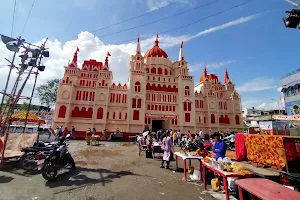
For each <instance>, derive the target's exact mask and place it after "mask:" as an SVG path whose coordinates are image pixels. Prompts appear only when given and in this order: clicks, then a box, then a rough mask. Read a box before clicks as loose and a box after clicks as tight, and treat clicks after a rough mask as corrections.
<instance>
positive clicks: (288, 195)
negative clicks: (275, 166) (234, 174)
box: [236, 178, 300, 200]
mask: <svg viewBox="0 0 300 200" xmlns="http://www.w3.org/2000/svg"><path fill="white" fill-rule="evenodd" d="M236 184H237V185H238V191H239V199H240V200H244V199H245V198H244V191H247V192H248V193H250V196H251V199H257V198H259V199H262V200H269V199H272V200H290V199H300V193H299V192H296V191H294V190H291V189H289V188H287V187H285V186H283V185H280V184H278V183H276V182H274V181H270V180H268V179H264V178H248V179H244V180H237V181H236Z"/></svg>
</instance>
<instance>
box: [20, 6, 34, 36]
mask: <svg viewBox="0 0 300 200" xmlns="http://www.w3.org/2000/svg"><path fill="white" fill-rule="evenodd" d="M34 3H35V0H33V2H32V5H31V8H30V10H29V13H28V16H27V18H26V21H25V24H24V27H23V30H22V32H21V36H22V35H23V33H24V30H25V28H26V26H27V23H28V19H29V17H30V15H31V12H32V9H33V6H34Z"/></svg>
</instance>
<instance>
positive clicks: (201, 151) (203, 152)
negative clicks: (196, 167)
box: [198, 143, 208, 158]
mask: <svg viewBox="0 0 300 200" xmlns="http://www.w3.org/2000/svg"><path fill="white" fill-rule="evenodd" d="M198 155H199V156H202V157H203V158H205V157H206V156H208V151H206V150H205V149H204V144H203V143H200V144H199V149H198Z"/></svg>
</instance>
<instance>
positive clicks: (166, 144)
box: [161, 132, 174, 169]
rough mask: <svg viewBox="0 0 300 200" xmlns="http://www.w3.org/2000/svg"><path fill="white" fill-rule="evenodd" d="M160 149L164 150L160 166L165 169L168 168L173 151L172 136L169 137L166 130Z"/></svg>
mask: <svg viewBox="0 0 300 200" xmlns="http://www.w3.org/2000/svg"><path fill="white" fill-rule="evenodd" d="M162 150H163V151H164V156H163V158H162V162H161V168H164V167H165V168H166V169H170V161H171V160H170V159H171V157H172V156H171V155H172V153H173V152H174V146H173V142H172V138H171V137H170V132H167V137H165V138H164V139H163V141H162ZM165 161H166V163H167V165H166V166H164V164H165Z"/></svg>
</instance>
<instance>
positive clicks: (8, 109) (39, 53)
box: [1, 35, 49, 165]
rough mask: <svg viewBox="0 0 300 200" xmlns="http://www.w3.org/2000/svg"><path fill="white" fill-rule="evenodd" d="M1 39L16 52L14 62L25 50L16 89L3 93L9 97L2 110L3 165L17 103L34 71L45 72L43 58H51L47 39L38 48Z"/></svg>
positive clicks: (12, 65) (15, 84)
mask: <svg viewBox="0 0 300 200" xmlns="http://www.w3.org/2000/svg"><path fill="white" fill-rule="evenodd" d="M1 39H2V41H3V42H4V43H5V44H6V47H7V49H8V50H10V51H13V52H14V57H13V61H14V60H15V54H16V53H17V52H19V50H20V48H23V49H25V51H24V52H23V54H22V55H20V57H21V64H20V67H19V68H17V67H16V68H17V69H18V70H19V72H18V76H17V79H16V81H15V83H14V87H13V88H12V91H11V93H10V94H7V92H4V93H3V95H6V96H8V102H6V105H5V107H4V108H2V110H1V119H2V124H1V134H2V135H3V134H4V136H5V137H4V146H3V149H2V152H1V165H2V164H3V161H4V152H5V148H6V144H7V139H8V135H9V126H10V123H11V121H10V118H11V115H12V114H13V112H14V109H15V106H16V105H17V103H18V101H19V99H20V96H21V94H22V92H23V89H24V87H25V85H26V83H27V80H28V79H29V77H30V75H31V74H32V71H33V69H34V68H37V69H38V70H40V71H44V70H45V66H41V65H40V63H41V59H42V57H49V52H48V51H46V49H45V44H46V42H47V39H46V40H45V42H44V43H43V44H42V45H41V46H40V47H38V48H31V46H36V45H32V44H30V43H27V44H29V46H28V47H25V46H24V43H25V40H23V39H22V40H21V38H17V39H14V38H10V37H8V36H4V35H1ZM29 54H31V57H29ZM29 58H30V60H29V61H27V60H28V59H29ZM38 60H39V62H38ZM13 61H12V62H11V69H10V72H9V75H8V78H7V85H8V84H9V77H10V75H11V70H12V67H14V64H13ZM28 67H30V69H29V70H27V69H28ZM25 70H27V71H28V74H27V76H26V78H25V79H24V82H23V84H22V86H21V87H20V89H19V90H18V85H19V82H20V79H21V76H22V75H23V74H24V72H25ZM6 90H7V88H6ZM17 90H18V91H17ZM2 107H3V106H2Z"/></svg>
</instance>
